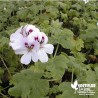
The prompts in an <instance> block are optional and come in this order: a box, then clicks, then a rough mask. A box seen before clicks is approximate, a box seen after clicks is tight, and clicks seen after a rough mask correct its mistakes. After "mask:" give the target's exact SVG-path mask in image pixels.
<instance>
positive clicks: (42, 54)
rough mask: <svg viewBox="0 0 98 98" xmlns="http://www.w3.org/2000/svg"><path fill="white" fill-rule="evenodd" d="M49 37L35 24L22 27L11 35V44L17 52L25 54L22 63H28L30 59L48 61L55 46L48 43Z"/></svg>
mask: <svg viewBox="0 0 98 98" xmlns="http://www.w3.org/2000/svg"><path fill="white" fill-rule="evenodd" d="M47 42H48V37H47V36H46V34H45V33H43V32H40V31H39V29H38V28H36V27H35V26H33V25H26V26H24V27H20V28H19V29H18V30H17V31H16V32H15V33H14V34H12V35H11V36H10V46H11V47H12V48H13V50H14V51H15V54H23V56H22V57H21V60H20V61H21V63H22V64H25V65H28V64H29V63H30V61H31V60H32V61H34V62H37V61H38V59H39V60H40V61H41V62H47V61H48V55H47V54H52V53H53V50H54V46H53V45H52V44H47Z"/></svg>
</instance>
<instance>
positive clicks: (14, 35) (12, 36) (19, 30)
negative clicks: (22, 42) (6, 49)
mask: <svg viewBox="0 0 98 98" xmlns="http://www.w3.org/2000/svg"><path fill="white" fill-rule="evenodd" d="M21 29H22V27H20V28H19V29H18V30H17V31H16V32H15V33H13V34H11V36H10V41H12V42H13V41H15V40H17V39H19V38H21V37H22V35H21Z"/></svg>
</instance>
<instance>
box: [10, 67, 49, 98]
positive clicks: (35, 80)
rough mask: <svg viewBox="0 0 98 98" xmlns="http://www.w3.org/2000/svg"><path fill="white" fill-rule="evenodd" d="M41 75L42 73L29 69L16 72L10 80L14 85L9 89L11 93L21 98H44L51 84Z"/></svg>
mask: <svg viewBox="0 0 98 98" xmlns="http://www.w3.org/2000/svg"><path fill="white" fill-rule="evenodd" d="M41 77H42V74H41V73H34V72H33V71H32V70H29V69H28V70H23V71H21V73H17V74H15V75H14V76H13V78H12V80H11V81H10V83H11V84H13V85H14V87H12V88H10V89H9V94H10V95H12V96H15V97H19V96H21V98H27V97H28V98H43V97H44V96H46V95H47V93H48V90H49V84H48V81H46V80H44V79H41ZM37 92H38V93H37Z"/></svg>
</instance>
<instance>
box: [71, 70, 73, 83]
mask: <svg viewBox="0 0 98 98" xmlns="http://www.w3.org/2000/svg"><path fill="white" fill-rule="evenodd" d="M71 83H73V72H72V76H71Z"/></svg>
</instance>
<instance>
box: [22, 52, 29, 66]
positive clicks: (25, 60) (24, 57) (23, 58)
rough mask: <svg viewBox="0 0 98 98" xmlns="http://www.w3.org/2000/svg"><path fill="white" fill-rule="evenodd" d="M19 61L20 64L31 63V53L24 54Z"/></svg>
mask: <svg viewBox="0 0 98 98" xmlns="http://www.w3.org/2000/svg"><path fill="white" fill-rule="evenodd" d="M20 61H21V63H22V64H25V65H28V64H29V63H30V62H31V52H28V53H26V54H24V55H23V56H22V57H21V59H20Z"/></svg>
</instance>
